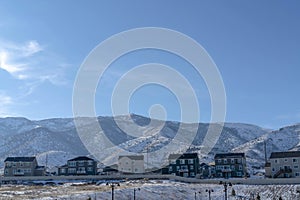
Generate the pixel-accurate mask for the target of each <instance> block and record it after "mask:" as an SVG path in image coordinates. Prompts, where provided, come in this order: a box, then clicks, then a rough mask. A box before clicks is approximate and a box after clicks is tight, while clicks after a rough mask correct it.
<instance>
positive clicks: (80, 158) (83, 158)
mask: <svg viewBox="0 0 300 200" xmlns="http://www.w3.org/2000/svg"><path fill="white" fill-rule="evenodd" d="M81 160H94V159H92V158H89V157H87V156H78V157H76V158H73V159H70V160H68V161H81Z"/></svg>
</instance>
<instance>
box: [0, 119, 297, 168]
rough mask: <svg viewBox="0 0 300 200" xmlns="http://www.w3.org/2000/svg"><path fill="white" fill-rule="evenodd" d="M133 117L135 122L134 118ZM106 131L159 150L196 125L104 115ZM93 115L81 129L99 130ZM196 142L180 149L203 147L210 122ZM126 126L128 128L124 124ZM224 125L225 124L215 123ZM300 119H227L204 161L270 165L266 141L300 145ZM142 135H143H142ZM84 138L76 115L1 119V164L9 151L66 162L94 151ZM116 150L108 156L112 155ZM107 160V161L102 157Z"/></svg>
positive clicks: (137, 147)
mask: <svg viewBox="0 0 300 200" xmlns="http://www.w3.org/2000/svg"><path fill="white" fill-rule="evenodd" d="M131 119H132V120H133V121H134V122H135V123H133V124H132V123H130V121H131ZM98 122H99V124H100V126H101V128H102V131H104V133H105V135H106V136H107V137H108V138H109V139H110V140H111V141H112V142H113V143H114V144H115V145H118V146H119V147H122V148H124V149H128V150H130V151H131V152H137V153H140V152H147V151H155V150H157V149H160V148H162V147H163V146H165V145H166V144H168V143H169V142H170V141H172V139H173V138H174V137H175V136H176V133H177V132H178V129H179V126H180V125H181V126H182V128H183V130H184V131H185V133H186V134H191V132H192V131H191V127H192V126H193V125H195V124H180V123H179V122H172V121H166V122H162V121H159V120H154V119H153V120H151V119H149V118H146V117H143V116H139V115H129V116H118V117H115V118H112V117H98ZM92 123H93V122H92V120H91V118H82V119H80V125H79V128H80V129H82V130H85V131H86V132H88V133H90V132H95V131H97V130H96V129H95V128H94V126H93V124H92ZM197 125H199V128H198V131H197V134H196V136H195V138H194V140H193V142H192V145H190V144H186V143H185V141H184V140H183V141H180V142H178V149H177V150H176V152H169V153H178V152H180V151H181V149H185V148H186V147H187V146H188V149H189V151H191V152H198V153H200V152H201V147H202V146H201V145H202V142H203V139H204V137H205V135H206V132H207V129H208V127H209V125H210V124H206V123H200V124H197ZM119 126H120V127H122V128H124V127H125V128H126V131H124V129H121V128H120V127H119ZM211 126H212V127H213V128H218V127H219V126H220V125H219V124H211ZM133 133H134V134H133ZM299 133H300V124H298V125H293V126H288V127H284V128H281V129H279V130H276V131H272V130H266V129H264V128H261V127H258V126H255V125H250V124H242V123H225V125H224V127H223V131H222V133H221V135H220V138H219V140H218V142H217V144H216V145H215V147H214V148H213V149H212V151H211V153H209V154H208V155H200V157H201V158H202V161H203V162H210V161H211V160H212V159H213V156H214V154H215V153H219V152H231V151H235V152H245V153H246V155H247V159H248V160H249V161H250V162H251V164H257V165H260V166H262V165H263V164H264V152H263V143H264V141H266V143H267V150H268V153H269V154H270V152H271V151H285V150H292V149H293V150H295V149H300V141H299ZM136 135H138V137H136ZM89 154H90V153H89V152H88V151H87V149H86V148H85V146H84V145H83V143H82V142H81V140H80V138H79V136H78V134H77V131H76V127H75V123H74V119H72V118H56V119H45V120H39V121H31V120H28V119H25V118H0V167H3V161H4V159H5V158H6V157H7V156H32V155H36V156H38V160H39V164H41V165H45V164H46V155H48V156H47V157H48V166H56V165H63V164H65V162H66V161H67V160H68V159H69V158H72V157H73V156H79V155H89ZM111 156H112V155H107V159H113V158H111ZM100 162H101V161H100Z"/></svg>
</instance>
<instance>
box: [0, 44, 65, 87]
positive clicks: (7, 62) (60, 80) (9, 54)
mask: <svg viewBox="0 0 300 200" xmlns="http://www.w3.org/2000/svg"><path fill="white" fill-rule="evenodd" d="M60 60H61V59H58V56H57V55H55V54H53V53H52V52H49V51H47V49H45V48H44V46H43V45H40V44H39V43H38V42H37V41H36V40H30V41H26V42H24V43H22V44H17V43H13V42H9V41H5V40H1V39H0V69H2V70H5V71H7V72H8V73H9V74H10V75H11V76H13V77H14V78H16V79H19V80H30V81H33V82H36V81H39V82H41V83H42V82H44V81H45V80H48V81H50V82H51V83H52V84H55V85H56V84H58V85H59V84H64V83H65V82H66V80H65V79H64V76H63V74H64V69H65V67H64V66H65V64H64V63H63V61H60Z"/></svg>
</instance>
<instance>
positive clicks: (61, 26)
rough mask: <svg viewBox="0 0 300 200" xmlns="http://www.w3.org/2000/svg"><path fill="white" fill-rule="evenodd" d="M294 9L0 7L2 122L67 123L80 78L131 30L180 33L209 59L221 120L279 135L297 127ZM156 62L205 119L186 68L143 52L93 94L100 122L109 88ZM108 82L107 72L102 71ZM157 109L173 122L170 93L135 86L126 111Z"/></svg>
mask: <svg viewBox="0 0 300 200" xmlns="http://www.w3.org/2000/svg"><path fill="white" fill-rule="evenodd" d="M299 10H300V3H299V2H298V1H296V0H291V1H277V0H275V1H258V0H254V1H240V0H236V1H234V0H230V1H171V0H170V1H159V0H158V1H92V0H90V1H81V0H78V1H68V0H64V1H58V0H51V1H50V0H49V1H48V0H45V1H34V0H27V1H25V0H23V1H22V0H21V1H20V0H18V1H17V0H9V1H8V0H5V1H4V0H0V102H1V104H0V116H1V117H6V116H22V117H27V118H29V119H44V118H52V117H71V116H72V90H73V83H74V80H75V78H76V74H77V71H78V69H79V67H80V65H81V63H82V62H83V60H84V59H85V57H86V56H87V55H88V54H89V52H90V51H91V50H92V49H93V48H94V47H96V46H97V45H98V44H99V43H100V42H102V41H104V40H105V39H107V38H108V37H110V36H112V35H114V34H117V33H119V32H121V31H125V30H128V29H132V28H139V27H163V28H169V29H173V30H176V31H179V32H182V33H184V34H186V35H188V36H190V37H191V38H193V39H194V40H196V41H197V42H198V43H199V44H201V45H202V46H203V47H204V48H205V49H206V50H207V52H208V53H209V54H210V56H211V57H212V59H213V60H214V62H215V63H216V65H217V66H218V69H219V71H220V73H221V75H222V78H223V81H224V85H225V89H226V95H227V115H226V121H228V122H245V123H252V124H257V125H260V126H263V127H267V128H279V127H281V126H284V125H289V124H293V123H297V122H300V103H299V102H300V93H299V86H300V80H299V75H300V22H299V19H300V12H299ZM149 62H157V63H163V64H167V65H169V66H172V67H174V69H177V70H179V71H180V72H181V73H182V74H184V75H185V77H186V78H187V79H188V80H189V81H190V83H191V84H192V86H193V88H194V89H195V91H196V93H197V97H198V99H199V104H200V109H201V117H200V119H201V121H203V122H208V121H209V119H210V106H211V105H210V99H209V93H208V91H207V89H206V86H205V84H204V82H203V80H202V79H201V77H200V78H199V77H195V76H194V73H193V70H192V69H190V68H191V66H189V64H188V63H186V62H185V61H184V60H182V59H180V58H178V57H176V56H174V55H172V54H170V53H166V52H161V51H155V50H144V51H140V52H133V53H131V54H128V55H126V56H123V57H122V58H120V59H119V60H117V61H116V62H115V63H113V65H112V66H111V68H110V70H111V71H110V73H111V74H117V75H115V76H109V75H107V77H106V78H104V80H103V83H104V85H103V86H101V84H100V85H99V87H98V90H97V94H96V97H95V98H96V102H97V103H96V105H95V107H96V110H97V114H98V115H110V114H111V111H110V101H109V99H110V95H111V90H112V88H113V86H114V83H116V81H117V80H118V78H120V74H122V73H125V72H126V70H129V69H130V68H132V67H135V66H137V65H140V64H144V63H149ZM108 74H109V73H108ZM153 104H162V105H163V106H165V109H166V111H167V114H168V119H170V120H178V119H180V109H179V108H178V106H179V104H178V102H177V101H176V98H175V96H174V95H173V94H172V93H170V92H169V91H168V90H167V89H165V88H162V87H158V86H155V85H149V86H146V87H143V88H141V89H140V90H138V91H137V92H136V93H134V95H133V96H132V99H131V100H130V111H131V112H134V113H138V114H143V115H146V116H147V115H148V109H149V107H150V106H151V105H153Z"/></svg>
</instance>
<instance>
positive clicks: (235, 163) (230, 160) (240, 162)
mask: <svg viewBox="0 0 300 200" xmlns="http://www.w3.org/2000/svg"><path fill="white" fill-rule="evenodd" d="M215 170H216V177H218V178H231V177H246V176H247V167H246V156H245V154H244V153H218V154H216V155H215Z"/></svg>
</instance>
